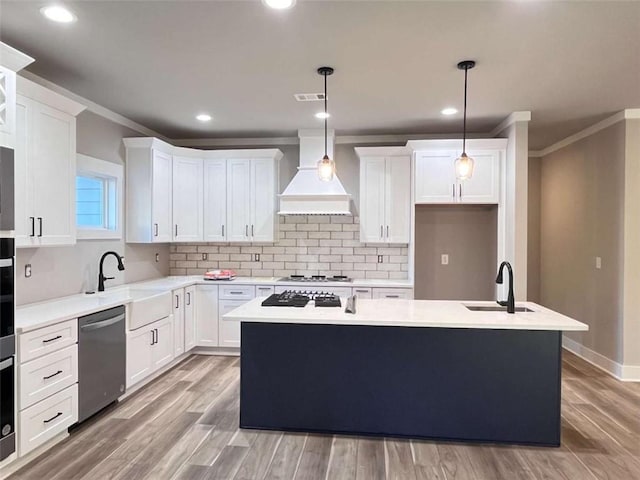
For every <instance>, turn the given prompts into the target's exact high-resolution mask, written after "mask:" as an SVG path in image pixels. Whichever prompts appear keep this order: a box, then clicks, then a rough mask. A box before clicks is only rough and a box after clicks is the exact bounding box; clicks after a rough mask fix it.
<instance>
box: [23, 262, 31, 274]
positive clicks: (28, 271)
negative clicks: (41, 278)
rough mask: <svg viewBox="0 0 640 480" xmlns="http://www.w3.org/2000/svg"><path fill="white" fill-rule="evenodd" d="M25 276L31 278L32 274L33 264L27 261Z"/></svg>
mask: <svg viewBox="0 0 640 480" xmlns="http://www.w3.org/2000/svg"><path fill="white" fill-rule="evenodd" d="M24 276H25V278H29V277H30V276H31V264H30V263H27V264H26V265H25V266H24Z"/></svg>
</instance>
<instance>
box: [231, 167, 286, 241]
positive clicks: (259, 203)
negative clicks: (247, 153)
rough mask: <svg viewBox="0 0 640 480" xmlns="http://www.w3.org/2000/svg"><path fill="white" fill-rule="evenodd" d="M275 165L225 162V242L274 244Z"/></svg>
mask: <svg viewBox="0 0 640 480" xmlns="http://www.w3.org/2000/svg"><path fill="white" fill-rule="evenodd" d="M276 165H277V163H276V160H275V159H274V158H232V159H229V160H228V162H227V226H228V229H227V230H228V231H227V232H225V233H226V234H227V237H226V240H227V241H229V242H273V241H275V240H274V239H275V226H276V194H277V185H278V183H277V171H278V169H277V167H276Z"/></svg>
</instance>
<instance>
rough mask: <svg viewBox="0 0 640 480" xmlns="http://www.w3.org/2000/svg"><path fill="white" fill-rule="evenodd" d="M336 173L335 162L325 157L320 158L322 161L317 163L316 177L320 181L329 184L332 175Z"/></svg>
mask: <svg viewBox="0 0 640 480" xmlns="http://www.w3.org/2000/svg"><path fill="white" fill-rule="evenodd" d="M335 173H336V162H334V161H333V160H331V159H330V158H329V157H328V156H327V155H325V156H324V157H322V160H319V161H318V176H319V177H320V180H322V181H324V182H330V181H331V180H333V175H334V174H335Z"/></svg>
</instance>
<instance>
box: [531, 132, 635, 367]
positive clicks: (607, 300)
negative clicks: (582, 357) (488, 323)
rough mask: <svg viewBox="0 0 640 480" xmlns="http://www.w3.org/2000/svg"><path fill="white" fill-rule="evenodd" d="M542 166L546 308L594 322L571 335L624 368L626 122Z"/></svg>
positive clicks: (565, 150)
mask: <svg viewBox="0 0 640 480" xmlns="http://www.w3.org/2000/svg"><path fill="white" fill-rule="evenodd" d="M541 161H542V164H541V177H540V178H541V194H540V197H541V202H540V219H541V222H540V225H541V230H540V302H541V303H542V304H543V305H545V306H547V307H549V308H551V309H553V310H557V311H559V312H561V313H564V314H566V315H568V316H570V317H573V318H575V319H577V320H580V321H582V322H585V323H587V324H588V325H589V331H588V332H584V333H582V332H580V333H572V334H568V336H569V337H570V338H572V339H573V340H576V341H578V342H580V343H581V344H582V345H583V346H585V347H587V348H589V349H591V350H594V351H596V352H597V353H599V354H601V355H604V356H606V357H608V358H610V359H612V360H614V361H616V362H620V363H621V362H622V360H623V274H624V269H623V251H624V250H623V247H624V243H623V242H624V235H623V232H624V223H623V220H624V218H623V217H624V214H623V212H624V194H625V177H624V176H625V123H624V122H619V123H616V124H614V125H613V126H611V127H609V128H606V129H604V130H601V131H599V132H597V133H595V134H594V135H591V136H589V137H587V138H584V139H582V140H580V141H578V142H575V143H573V144H571V145H569V146H567V147H564V148H562V149H560V150H557V151H555V152H553V153H551V154H549V155H547V156H545V157H544V158H542V160H541ZM597 256H599V257H601V258H602V269H600V270H597V269H596V267H595V258H596V257H597Z"/></svg>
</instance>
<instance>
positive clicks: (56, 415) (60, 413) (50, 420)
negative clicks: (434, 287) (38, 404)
mask: <svg viewBox="0 0 640 480" xmlns="http://www.w3.org/2000/svg"><path fill="white" fill-rule="evenodd" d="M60 415H62V412H58V413H57V414H55V415H54V416H53V417H51V418H50V419H49V420H43V422H44V423H49V422H53V421H54V420H55V419H56V418H58V417H59V416H60Z"/></svg>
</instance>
